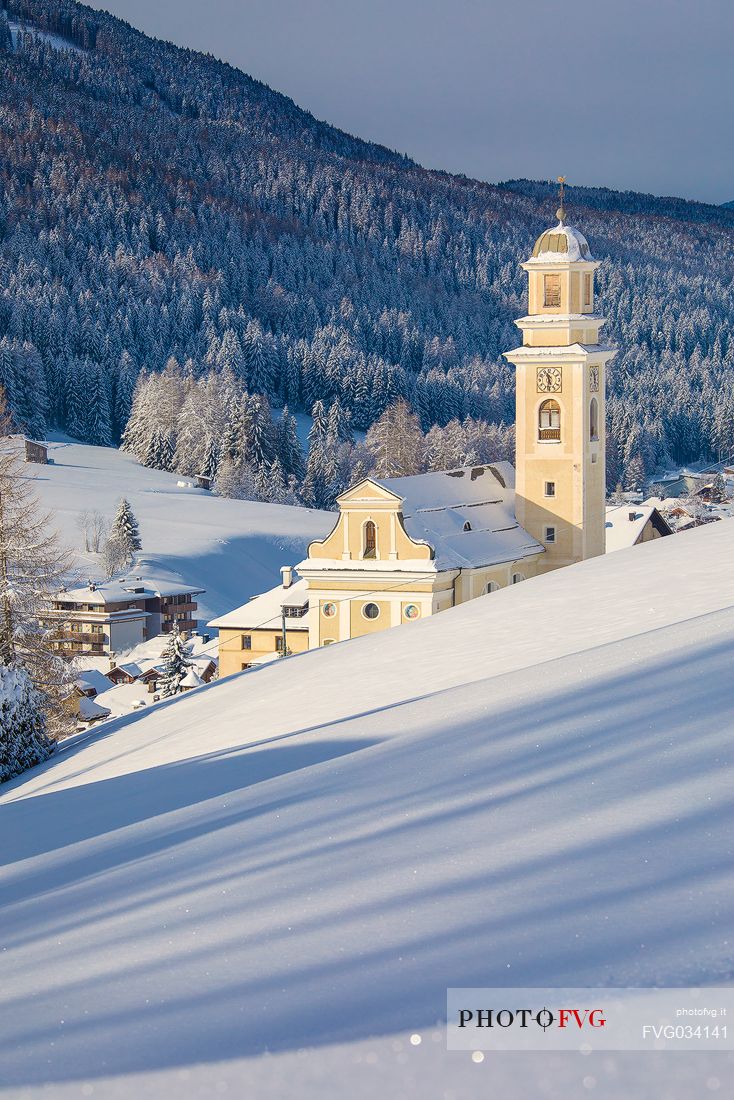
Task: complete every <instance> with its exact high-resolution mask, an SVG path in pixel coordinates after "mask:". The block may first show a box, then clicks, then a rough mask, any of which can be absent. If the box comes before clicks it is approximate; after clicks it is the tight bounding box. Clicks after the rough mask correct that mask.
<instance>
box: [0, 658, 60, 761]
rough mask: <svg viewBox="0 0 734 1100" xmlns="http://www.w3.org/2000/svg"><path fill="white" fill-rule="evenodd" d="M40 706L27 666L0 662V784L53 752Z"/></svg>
mask: <svg viewBox="0 0 734 1100" xmlns="http://www.w3.org/2000/svg"><path fill="white" fill-rule="evenodd" d="M44 705H45V700H44V698H43V696H42V695H41V693H40V692H39V691H38V689H37V688H36V687H35V686H34V684H33V681H32V680H31V678H30V675H29V674H28V671H27V669H25V668H23V666H22V665H19V664H17V663H13V664H12V665H7V664H4V663H3V662H2V661H0V783H4V782H5V781H6V780H7V779H12V778H13V776H15V775H20V774H21V772H24V771H25V770H26V769H27V768H32V767H33V766H34V765H35V764H40V763H41V761H42V760H46V759H47V758H48V757H49V756H50V755H51V753H52V752H53V748H54V742H53V740H52V739H51V737H49V735H48V733H47V729H46V717H45V714H44Z"/></svg>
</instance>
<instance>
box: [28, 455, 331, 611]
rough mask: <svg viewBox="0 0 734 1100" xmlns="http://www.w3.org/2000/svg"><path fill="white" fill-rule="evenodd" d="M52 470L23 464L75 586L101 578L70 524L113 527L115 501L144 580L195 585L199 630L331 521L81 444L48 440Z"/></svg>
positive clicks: (265, 584) (271, 580) (273, 579)
mask: <svg viewBox="0 0 734 1100" xmlns="http://www.w3.org/2000/svg"><path fill="white" fill-rule="evenodd" d="M49 456H50V457H51V458H52V459H53V464H52V465H49V466H35V465H31V464H29V465H28V466H26V470H27V471H28V474H29V476H32V477H33V478H34V480H35V483H36V488H37V490H38V494H39V496H40V498H41V500H42V502H43V504H44V506H45V507H46V508H47V509H48V510H49V511H51V512H53V513H54V522H55V523H56V526H57V528H58V530H59V531H60V533H61V535H62V537H63V539H64V541H65V542H66V543H67V545H69V546H70V547H71V548H72V549H73V550H74V551H75V558H76V563H77V566H78V569H79V572H80V574H81V576H82V578H83V579H86V577H87V576H92V577H99V576H100V569H101V563H100V559H99V556H98V555H88V554H85V553H84V543H83V536H82V533H81V531H80V530H79V528H78V526H77V519H78V516H79V513H80V511H82V509H89V510H92V509H98V510H99V511H100V512H102V514H103V515H104V516H105V518H106V519H107V521H108V522H109V521H111V520H112V518H113V516H114V514H115V511H116V509H117V504H118V502H119V499H120V497H121V496H125V497H127V499H128V500H129V501H130V504H131V506H132V509H133V512H134V513H135V515H136V517H137V519H138V521H139V523H140V533H141V536H142V540H143V551H142V554H141V555H140V556H139V558H140V561H139V565H140V568H139V569H138V570H136V572H137V573H140V574H141V575H142V576H143V577H145V576H147V575H158V574H160V573H161V572H163V573H171V572H173V573H176V574H178V575H179V576H180V577H181V578H182V579H183V581H184V582H185V583H186V584H189V585H196V586H199V585H200V586H201V587H202V588H205V589H206V594H205V595H203V596H202V597H200V599H199V612H198V616H199V619H200V621H201V622H202V623H203V622H205V621H206V620H207V619H210V618H213V617H214V616H215V615H221V614H223V613H224V612H225V611H229V610H231V608H233V607H239V606H240V604H243V603H245V601H246V600H248V599H249V598H250V596H253V595H255V594H256V593H258V592H262V591H263V590H264V589H267V588H270V587H272V585H273V584H275V583H277V581H278V579H279V576H280V573H279V570H280V567H281V565H284V564H291V565H292V564H294V563H295V562H297V561H300V560H301V558H302V557H304V556H305V552H306V546H307V545H308V543H309V542H310V541H311V540H312V539H315V538H322V537H323V536H324V534H326V532H328V531H329V530H330V529H331V527H332V526H333V523H334V518H335V517H334V516H333V515H331V514H330V513H327V512H317V511H310V510H309V509H307V508H291V507H288V506H286V505H282V504H259V503H256V502H254V501H242V500H223V499H221V498H220V497H215V496H213V495H212V494H211V493H209V492H207V491H206V490H204V489H194V488H186V487H180V486H179V485H178V482H179V481H183V482H184V484H190V482H189V481H188V479H181V478H180V477H179V475H177V474H168V473H165V472H163V471H161V470H149V469H147V468H146V467H145V466H140V465H139V464H138V463H137V462H136V461H135V459H134V458H133V457H132V456H131V455H128V454H124V453H123V452H122V451H118V450H115V449H113V448H109V447H90V446H85V445H83V444H80V443H70V442H55V443H52V444H51V446H50V450H49Z"/></svg>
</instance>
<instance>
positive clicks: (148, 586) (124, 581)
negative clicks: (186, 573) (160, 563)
mask: <svg viewBox="0 0 734 1100" xmlns="http://www.w3.org/2000/svg"><path fill="white" fill-rule="evenodd" d="M202 591H203V590H202V589H201V588H194V587H193V586H192V585H189V584H183V583H181V582H180V581H176V580H175V579H173V580H172V579H168V578H162V579H158V578H151V577H145V578H142V577H118V578H115V579H113V580H110V581H100V582H95V581H92V582H90V584H89V585H87V587H86V588H70V589H68V590H67V589H64V590H62V591H61V592H59V593H58V594H57V596H56V599H57V600H58V601H59V602H62V603H83V604H92V605H99V606H100V607H106V606H107V605H109V604H117V603H127V602H128V601H129V600H131V599H135V597H138V598H139V599H140V600H153V599H155V598H156V597H160V596H198V595H200V594H201V592H202ZM140 613H141V614H143V612H142V611H141V612H140Z"/></svg>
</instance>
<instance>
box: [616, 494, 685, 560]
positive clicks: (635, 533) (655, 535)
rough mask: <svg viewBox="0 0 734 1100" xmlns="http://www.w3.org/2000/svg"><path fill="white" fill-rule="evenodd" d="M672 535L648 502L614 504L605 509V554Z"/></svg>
mask: <svg viewBox="0 0 734 1100" xmlns="http://www.w3.org/2000/svg"><path fill="white" fill-rule="evenodd" d="M673 533H674V532H673V528H672V527H671V526H670V524H669V523H668V522H667V520H666V519H665V517H664V516H663V515H661V513H660V512H659V510H658V509H657V507H656V506H655V504H653V503H651V501H649V500H648V501H645V502H644V503H643V504H614V505H610V506H609V507H608V508H607V518H606V552H607V554H610V553H611V552H612V551H614V550H626V549H627V547H628V546H639V545H640V543H643V542H650V541H652V539H660V538H665V537H666V536H667V535H672V534H673Z"/></svg>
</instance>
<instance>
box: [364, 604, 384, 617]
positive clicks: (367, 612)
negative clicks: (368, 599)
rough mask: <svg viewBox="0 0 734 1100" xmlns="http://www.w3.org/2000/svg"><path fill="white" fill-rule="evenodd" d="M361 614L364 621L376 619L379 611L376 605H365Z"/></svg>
mask: <svg viewBox="0 0 734 1100" xmlns="http://www.w3.org/2000/svg"><path fill="white" fill-rule="evenodd" d="M362 614H363V615H364V617H365V619H376V618H378V616H379V614H380V609H379V607H378V606H377V604H376V603H366V604H365V605H364V607H363V608H362Z"/></svg>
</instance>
